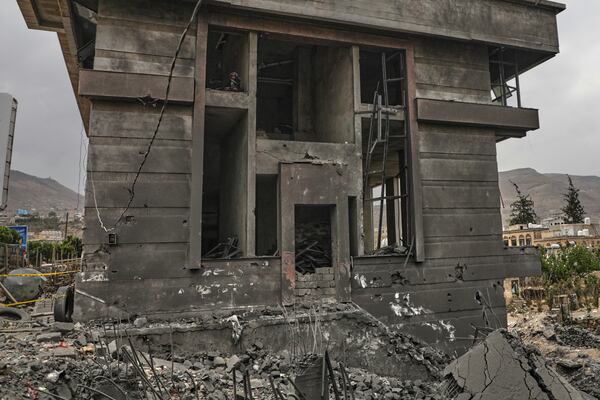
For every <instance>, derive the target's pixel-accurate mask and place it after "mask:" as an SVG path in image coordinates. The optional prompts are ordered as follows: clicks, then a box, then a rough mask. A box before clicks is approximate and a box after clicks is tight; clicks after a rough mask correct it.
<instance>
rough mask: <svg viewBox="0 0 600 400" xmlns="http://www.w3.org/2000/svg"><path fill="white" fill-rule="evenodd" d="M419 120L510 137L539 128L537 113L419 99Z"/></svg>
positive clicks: (532, 110)
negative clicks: (492, 130) (493, 130)
mask: <svg viewBox="0 0 600 400" xmlns="http://www.w3.org/2000/svg"><path fill="white" fill-rule="evenodd" d="M417 118H418V120H419V121H421V122H427V123H433V124H444V125H467V126H480V127H489V128H498V129H501V130H502V131H501V132H499V134H500V133H501V134H502V136H510V137H512V136H520V135H521V133H520V132H521V131H532V130H536V129H539V127H540V121H539V115H538V110H535V109H530V108H514V107H502V106H497V105H493V104H477V103H462V102H457V101H445V100H431V99H417ZM504 130H506V132H505V131H504Z"/></svg>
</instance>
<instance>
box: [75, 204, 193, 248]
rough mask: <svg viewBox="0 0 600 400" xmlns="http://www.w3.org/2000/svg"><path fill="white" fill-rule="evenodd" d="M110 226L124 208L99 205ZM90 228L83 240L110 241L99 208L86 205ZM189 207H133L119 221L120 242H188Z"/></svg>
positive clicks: (96, 242) (101, 242)
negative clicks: (99, 218)
mask: <svg viewBox="0 0 600 400" xmlns="http://www.w3.org/2000/svg"><path fill="white" fill-rule="evenodd" d="M98 212H99V213H100V217H101V218H102V221H103V222H104V225H105V226H106V227H107V228H112V227H114V226H115V223H116V222H117V219H118V218H119V216H120V215H121V213H122V212H123V209H122V208H99V209H98ZM85 214H86V229H85V231H84V233H83V242H84V243H86V244H108V234H107V233H106V232H105V231H104V230H103V229H102V228H101V226H100V223H99V221H98V216H97V212H96V209H95V208H87V209H86V212H85ZM188 220H189V210H188V209H187V208H141V209H140V208H132V209H129V210H128V211H127V214H126V216H125V218H124V220H123V221H122V222H121V223H120V224H119V225H118V227H117V229H116V231H115V232H116V233H117V234H118V238H117V240H118V243H120V244H142V243H185V242H187V240H188V235H189V232H188Z"/></svg>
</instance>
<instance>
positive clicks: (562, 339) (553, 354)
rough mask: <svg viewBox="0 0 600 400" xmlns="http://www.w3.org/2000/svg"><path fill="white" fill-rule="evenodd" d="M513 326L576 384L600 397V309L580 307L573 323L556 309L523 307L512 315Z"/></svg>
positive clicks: (528, 343)
mask: <svg viewBox="0 0 600 400" xmlns="http://www.w3.org/2000/svg"><path fill="white" fill-rule="evenodd" d="M510 321H511V322H510V325H511V330H512V331H513V332H515V333H517V334H518V335H519V336H520V337H521V338H522V340H523V342H524V343H526V344H527V345H528V346H531V347H534V348H535V349H536V350H537V351H539V352H540V353H541V354H542V356H543V357H544V358H545V359H546V360H547V362H548V363H549V364H550V365H551V366H553V367H554V368H555V369H556V371H558V372H559V373H560V374H561V375H562V376H563V377H564V378H565V379H567V380H568V381H569V383H570V384H571V385H573V386H574V387H575V388H577V389H579V390H581V391H582V392H584V393H587V394H588V395H590V396H594V397H591V398H600V380H599V379H598V374H599V373H600V346H599V345H598V343H599V342H598V334H599V333H600V329H599V325H598V321H600V310H594V311H592V312H587V311H585V310H583V311H576V312H574V313H573V318H572V319H571V320H570V322H569V323H570V325H564V324H561V323H559V322H558V321H559V315H557V313H556V312H553V311H542V312H539V311H529V310H526V311H523V312H521V313H519V314H513V315H511V316H510Z"/></svg>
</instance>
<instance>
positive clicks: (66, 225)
mask: <svg viewBox="0 0 600 400" xmlns="http://www.w3.org/2000/svg"><path fill="white" fill-rule="evenodd" d="M68 232H69V212H68V211H67V216H66V218H65V237H64V238H63V239H66V238H67V233H68Z"/></svg>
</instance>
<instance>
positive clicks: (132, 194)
mask: <svg viewBox="0 0 600 400" xmlns="http://www.w3.org/2000/svg"><path fill="white" fill-rule="evenodd" d="M201 4H202V0H198V2H197V3H196V6H195V7H194V11H192V16H191V18H190V20H189V21H188V23H187V25H186V27H185V29H184V30H183V33H182V34H181V36H180V37H179V43H178V44H177V49H176V50H175V55H174V56H173V60H172V61H171V69H170V70H169V76H168V78H167V89H166V91H165V101H164V102H163V105H162V108H161V109H160V114H159V116H158V121H157V123H156V127H155V128H154V132H153V133H152V138H151V139H150V143H148V148H147V149H146V152H145V153H144V158H143V159H142V162H141V163H140V166H139V168H138V169H137V172H136V174H135V177H134V178H133V183H132V185H131V188H130V189H128V190H129V201H128V202H127V206H126V207H125V209H124V210H123V212H122V213H121V214H120V215H119V218H117V220H116V221H115V224H114V227H113V228H110V229H109V230H110V231H112V230H114V229H115V228H116V227H117V226H118V225H119V223H120V222H121V221H122V220H123V217H124V216H125V214H126V213H127V211H129V208H130V207H131V204H132V203H133V200H134V198H135V186H136V185H137V182H138V179H139V177H140V174H141V172H142V169H143V168H144V165H145V164H146V161H147V160H148V156H149V155H150V151H151V150H152V146H153V145H154V141H155V140H156V136H157V135H158V130H159V129H160V124H161V123H162V120H163V117H164V115H165V110H166V109H167V104H168V103H169V92H170V90H171V82H172V80H173V72H174V70H175V63H176V62H177V58H178V57H179V52H180V51H181V47H182V45H183V41H184V40H185V37H186V36H187V33H188V31H189V30H190V27H191V26H192V23H193V22H194V20H195V19H196V16H197V15H198V11H200V6H201ZM90 178H91V176H90ZM93 189H94V183H93V180H92V190H93ZM94 201H95V194H94ZM96 211H97V212H98V207H97V204H96ZM98 220H100V213H99V212H98ZM100 224H101V226H102V227H103V229H104V230H105V231H106V232H108V230H107V228H106V227H104V226H103V224H102V222H100Z"/></svg>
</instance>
